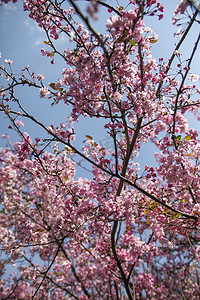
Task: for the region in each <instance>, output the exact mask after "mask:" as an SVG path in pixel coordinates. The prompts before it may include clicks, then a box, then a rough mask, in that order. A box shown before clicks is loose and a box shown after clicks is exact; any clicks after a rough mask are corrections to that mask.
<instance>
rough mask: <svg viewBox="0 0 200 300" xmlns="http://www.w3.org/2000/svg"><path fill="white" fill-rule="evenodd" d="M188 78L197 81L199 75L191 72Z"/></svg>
mask: <svg viewBox="0 0 200 300" xmlns="http://www.w3.org/2000/svg"><path fill="white" fill-rule="evenodd" d="M188 80H190V81H197V80H199V76H198V75H195V74H191V75H190V76H189V77H188Z"/></svg>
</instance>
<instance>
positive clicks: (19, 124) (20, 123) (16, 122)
mask: <svg viewBox="0 0 200 300" xmlns="http://www.w3.org/2000/svg"><path fill="white" fill-rule="evenodd" d="M15 124H16V125H17V126H22V127H24V123H23V122H22V121H21V120H16V121H15Z"/></svg>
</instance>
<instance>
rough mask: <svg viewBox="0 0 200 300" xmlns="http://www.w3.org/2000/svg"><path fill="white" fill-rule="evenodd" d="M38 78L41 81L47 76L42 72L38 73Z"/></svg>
mask: <svg viewBox="0 0 200 300" xmlns="http://www.w3.org/2000/svg"><path fill="white" fill-rule="evenodd" d="M37 79H38V80H39V81H42V80H44V79H45V77H44V76H43V75H42V74H38V75H37Z"/></svg>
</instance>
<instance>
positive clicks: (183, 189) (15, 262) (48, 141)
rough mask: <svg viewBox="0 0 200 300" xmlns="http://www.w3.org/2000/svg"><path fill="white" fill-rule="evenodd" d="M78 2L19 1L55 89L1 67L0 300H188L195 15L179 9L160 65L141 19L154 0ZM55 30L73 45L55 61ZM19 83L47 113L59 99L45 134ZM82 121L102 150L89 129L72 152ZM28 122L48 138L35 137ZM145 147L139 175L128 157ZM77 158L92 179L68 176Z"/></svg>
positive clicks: (198, 207) (197, 289)
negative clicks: (12, 138) (63, 115)
mask: <svg viewBox="0 0 200 300" xmlns="http://www.w3.org/2000/svg"><path fill="white" fill-rule="evenodd" d="M3 2H5V3H6V2H8V1H7V0H4V1H3ZM13 2H16V1H13ZM120 2H121V3H122V2H123V4H121V3H120ZM86 3H87V11H86V12H84V10H83V8H82V5H81V4H80V3H79V1H73V0H68V1H57V0H55V1H54V0H48V1H46V0H38V1H34V0H24V10H25V11H28V13H29V16H30V18H32V19H33V20H34V21H35V22H37V23H38V25H39V26H40V27H41V28H42V29H43V30H44V31H45V33H46V40H45V42H44V43H45V46H44V48H43V49H42V50H41V51H42V55H43V56H46V57H47V58H48V59H49V60H50V63H54V57H56V56H60V58H61V59H62V61H63V68H64V69H63V72H62V74H60V79H59V80H58V81H56V82H53V83H50V84H49V85H45V84H44V82H45V81H44V76H45V77H47V76H48V74H44V75H42V74H38V75H35V74H34V73H32V72H31V68H28V67H26V68H24V69H23V70H22V71H21V73H20V74H19V73H18V74H15V72H14V71H13V67H12V65H13V64H14V62H13V61H12V60H11V59H7V60H5V61H4V65H2V66H1V67H0V70H1V77H2V78H1V82H2V84H1V89H0V110H1V112H2V113H3V114H4V116H5V115H6V116H7V118H9V120H10V122H11V123H10V124H11V125H10V128H11V129H12V130H15V131H16V132H17V133H18V134H19V136H20V141H18V142H15V143H14V144H13V145H12V144H11V142H8V146H7V147H6V148H4V149H2V148H1V149H0V152H1V158H0V160H1V165H0V201H1V206H0V209H1V218H0V244H1V253H2V254H1V261H0V273H1V281H0V296H1V299H82V300H83V299H198V298H199V297H200V278H199V260H200V238H199V228H200V223H199V222H200V219H199V218H200V180H199V176H200V165H199V157H200V145H199V138H198V132H197V130H195V128H191V127H190V126H189V124H188V114H190V116H191V115H192V116H193V118H196V119H197V120H199V119H200V117H199V113H198V110H199V107H200V98H199V94H200V87H199V77H198V75H195V74H193V73H192V72H191V67H192V61H193V58H194V56H195V54H196V52H197V48H198V44H199V39H200V35H199V34H197V37H196V42H195V44H194V45H192V48H191V54H190V56H189V57H186V58H184V57H183V56H182V54H181V49H182V48H181V47H182V45H183V44H184V42H185V40H186V39H187V36H188V33H189V32H190V30H191V28H192V26H193V24H195V23H198V22H199V20H198V13H199V7H198V5H197V3H196V2H195V1H186V0H184V1H181V3H180V4H179V6H178V7H177V8H176V10H175V15H174V17H173V23H174V25H175V26H176V25H177V24H180V19H181V17H182V15H183V14H184V13H185V17H186V19H184V20H185V21H184V22H185V23H184V26H181V27H180V26H179V31H178V35H179V40H178V42H177V44H176V46H175V48H174V50H173V52H172V55H171V57H170V58H163V57H162V54H161V56H160V59H159V60H156V59H155V58H154V57H153V56H152V54H151V47H152V45H153V44H154V43H156V42H157V40H158V36H157V35H156V34H155V33H153V32H152V30H151V28H150V27H148V19H147V18H146V17H147V16H151V18H154V19H155V22H160V20H161V19H162V18H163V12H164V7H163V5H162V4H161V3H160V1H156V0H143V1H142V0H127V2H126V4H125V3H124V1H119V3H118V4H117V5H115V4H116V2H115V1H113V2H109V1H100V0H96V1H94V0H93V1H87V2H86ZM113 3H114V4H113ZM122 5H123V6H122ZM99 8H101V10H105V11H108V12H109V13H110V18H109V19H108V20H107V22H106V32H105V33H99V32H98V31H97V30H96V29H95V22H94V20H96V19H97V18H98V15H99V14H98V11H99ZM176 30H177V28H176ZM63 34H64V35H65V36H67V38H68V40H69V41H71V43H70V46H69V48H65V49H63V51H60V50H59V49H58V48H57V47H56V42H55V41H56V40H58V39H59V38H60V36H61V35H63ZM25 86H27V87H29V89H30V93H31V90H32V89H36V90H37V91H38V95H39V96H40V97H41V98H46V99H47V100H48V101H49V102H50V103H51V104H52V105H56V104H57V103H59V102H64V103H65V104H66V106H68V108H69V109H70V113H69V115H68V116H67V120H60V125H59V126H57V127H56V126H52V125H50V124H49V127H48V126H46V125H45V124H44V123H42V122H41V121H40V120H38V119H37V118H36V117H35V116H32V115H31V114H30V113H29V112H28V111H26V110H25V108H24V107H23V105H22V102H21V101H20V98H19V97H18V89H19V88H20V89H23V87H25ZM41 101H43V99H42V100H41ZM80 117H84V118H90V119H91V120H92V121H93V122H94V123H93V124H94V126H98V122H99V121H100V120H101V119H102V120H104V122H105V126H104V128H105V135H106V134H107V136H108V137H109V138H110V141H111V142H112V147H110V148H109V149H106V148H105V147H102V146H101V145H100V143H98V141H96V140H94V139H93V138H92V137H91V136H89V135H87V132H86V137H85V140H84V141H83V147H82V150H79V149H78V148H77V147H75V145H74V139H75V130H74V127H75V126H76V128H78V125H77V124H78V120H79V118H80ZM26 119H29V120H30V121H32V123H33V125H34V124H35V125H37V126H39V127H40V128H41V129H43V130H44V131H45V132H46V133H47V134H48V138H44V139H40V138H39V137H38V138H36V139H35V140H33V139H32V138H31V136H30V135H29V134H28V133H26V132H24V131H23V120H26ZM4 138H7V136H6V135H4ZM149 142H152V143H153V144H154V145H155V147H156V149H157V150H156V151H155V158H156V161H157V164H156V165H152V164H151V161H149V165H146V166H145V168H144V169H142V168H140V165H139V163H138V160H137V157H138V155H139V154H140V152H141V147H142V145H144V144H147V145H148V143H149ZM50 146H51V147H52V148H50ZM51 149H52V150H51ZM80 157H81V158H82V159H84V161H85V162H87V165H89V166H90V167H91V170H92V175H91V174H90V176H88V178H84V177H83V176H82V177H77V176H76V175H75V172H76V169H77V164H76V159H77V158H80ZM141 159H142V158H141ZM80 175H81V174H80ZM10 269H12V270H14V271H13V272H12V274H10V275H9V276H8V272H9V270H10Z"/></svg>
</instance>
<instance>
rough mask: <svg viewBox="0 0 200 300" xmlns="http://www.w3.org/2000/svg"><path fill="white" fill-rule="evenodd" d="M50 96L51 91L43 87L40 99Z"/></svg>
mask: <svg viewBox="0 0 200 300" xmlns="http://www.w3.org/2000/svg"><path fill="white" fill-rule="evenodd" d="M49 94H50V91H49V90H48V88H46V87H42V88H41V89H40V97H41V98H46V97H47V96H48V95H49Z"/></svg>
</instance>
